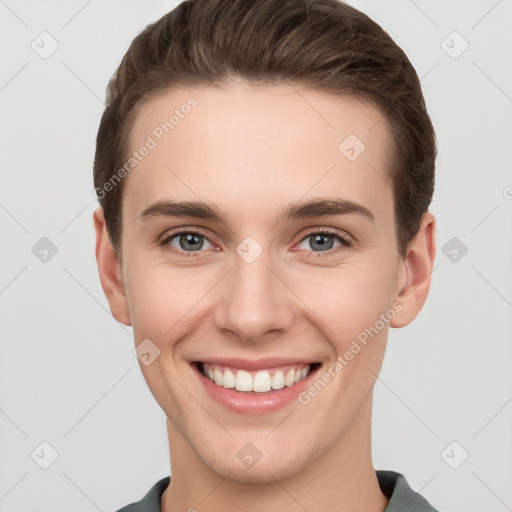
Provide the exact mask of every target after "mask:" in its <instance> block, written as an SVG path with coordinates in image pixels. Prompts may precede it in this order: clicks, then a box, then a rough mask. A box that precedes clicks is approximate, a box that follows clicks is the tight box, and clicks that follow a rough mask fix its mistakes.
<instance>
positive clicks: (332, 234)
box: [299, 229, 352, 256]
mask: <svg viewBox="0 0 512 512" xmlns="http://www.w3.org/2000/svg"><path fill="white" fill-rule="evenodd" d="M351 243H352V242H351V241H350V240H349V239H348V238H347V237H346V236H345V235H344V234H342V232H340V231H331V230H328V229H316V230H315V231H310V232H309V233H308V234H307V235H306V237H305V238H303V239H302V241H301V244H306V245H307V246H308V247H300V245H299V249H303V250H313V252H317V253H318V252H329V253H331V252H337V251H339V250H344V249H346V248H347V247H350V245H351ZM322 256H323V255H322Z"/></svg>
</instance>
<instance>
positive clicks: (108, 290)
mask: <svg viewBox="0 0 512 512" xmlns="http://www.w3.org/2000/svg"><path fill="white" fill-rule="evenodd" d="M93 220H94V229H95V231H96V262H97V264H98V272H99V276H100V281H101V287H102V288H103V292H104V293H105V296H106V297H107V299H108V303H109V306H110V311H111V313H112V315H113V316H114V318H115V319H116V320H117V321H118V322H121V323H122V324H124V325H132V324H131V319H130V311H129V308H128V302H127V300H126V293H125V287H124V282H123V275H122V272H121V265H120V263H119V259H118V256H117V254H116V253H115V251H114V248H113V246H112V243H111V241H110V238H109V235H108V230H107V225H106V223H105V217H104V214H103V208H101V207H98V208H97V209H96V210H95V211H94V214H93Z"/></svg>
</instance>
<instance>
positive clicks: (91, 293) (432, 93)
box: [0, 0, 512, 512]
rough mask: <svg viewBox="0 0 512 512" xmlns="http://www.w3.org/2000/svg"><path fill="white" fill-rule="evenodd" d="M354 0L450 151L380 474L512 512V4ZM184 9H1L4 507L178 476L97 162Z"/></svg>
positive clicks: (400, 341)
mask: <svg viewBox="0 0 512 512" xmlns="http://www.w3.org/2000/svg"><path fill="white" fill-rule="evenodd" d="M351 3H352V4H353V5H354V6H356V7H358V8H360V9H361V10H363V11H364V12H366V13H367V14H368V15H370V16H371V17H372V18H374V19H375V20H376V21H377V22H379V23H380V24H381V25H382V26H383V27H384V28H385V29H386V30H387V31H388V32H389V33H390V34H391V36H392V37H393V38H394V39H395V40H396V41H397V43H398V44H399V45H401V46H402V48H403V49H404V50H405V51H406V53H407V54H408V56H409V58H410V59H411V61H412V63H413V64H414V66H415V67H416V69H417V71H418V75H419V76H420V77H421V79H422V84H423V87H424V93H425V97H426V101H427V105H428V108H429V112H430V114H431V117H432V120H433V123H434V125H435V128H436V132H437V137H438V141H439V158H438V165H437V173H438V174H437V190H436V194H435V200H434V203H433V205H432V211H433V212H434V214H436V216H437V218H438V254H437V260H436V264H435V270H434V272H433V276H432V289H431V294H430V297H429V300H428V302H427V305H426V307H425V308H424V310H423V311H422V312H421V314H420V315H419V317H418V318H417V320H416V321H415V322H414V323H413V324H412V325H411V326H408V327H406V328H404V329H401V330H392V331H391V335H390V341H389V344H388V352H387V355H386V358H385V361H384V365H383V368H382V371H381V374H380V376H379V379H378V381H377V383H376V388H375V410H374V411H375V412H374V426H373V451H374V462H375V467H376V468H377V469H393V470H396V471H399V472H401V473H403V474H404V475H405V476H406V478H407V479H408V481H409V483H410V485H411V486H412V487H413V488H414V489H415V490H417V491H419V492H421V494H423V495H424V496H425V497H426V498H427V499H428V500H429V501H431V503H432V504H433V505H435V506H436V507H437V508H439V509H440V510H441V512H445V511H465V512H477V511H482V510H485V511H486V512H502V511H506V510H512V486H511V482H512V436H511V431H512V384H511V378H510V375H511V367H512V348H511V343H510V341H511V332H512V314H511V313H512V275H511V274H512V272H511V254H512V250H511V249H512V174H511V168H512V167H511V164H512V149H511V147H512V143H511V142H512V122H511V114H512V67H511V62H512V32H511V30H510V27H511V26H512V0H500V1H496V0H479V1H464V2H463V1H442V0H435V1H432V0H430V1H427V0H415V1H412V0H393V1H389V0H388V1H386V2H377V1H369V0H359V1H356V0H353V1H352V2H351ZM174 5H176V2H170V1H169V2H164V1H156V0H155V1H152V2H142V1H140V0H139V1H133V0H132V1H127V0H122V1H121V0H116V1H109V2H100V1H99V0H89V1H80V2H78V1H66V2H64V1H63V0H60V1H45V2H36V1H35V0H32V1H24V0H17V1H15V0H5V1H4V0H0V33H1V34H2V36H1V37H2V44H1V45H0V48H1V49H0V51H1V53H2V60H1V62H2V66H0V109H1V125H0V129H1V134H0V135H1V137H0V141H1V142H0V144H1V147H0V159H1V166H0V169H1V173H2V174H1V186H0V228H1V234H2V236H1V240H2V242H3V243H2V244H1V245H2V250H1V251H0V269H1V271H0V272H1V273H0V314H1V322H0V335H1V354H0V356H1V357H0V439H1V454H0V512H4V511H5V512H6V511H9V512H17V511H20V512H21V511H24V512H26V511H29V510H30V511H34V512H39V511H47V510H52V511H54V512H58V511H69V510H74V511H76V512H89V511H95V510H101V511H105V512H108V511H113V510H117V509H118V508H120V507H121V506H123V505H126V504H127V503H129V502H131V501H135V500H139V499H140V498H141V497H142V496H143V495H144V494H145V493H146V492H147V490H148V489H149V488H150V487H151V486H152V485H153V484H154V483H155V482H156V480H158V479H160V478H162V477H163V476H166V475H168V474H169V471H170V468H169V460H168V446H167V437H166V431H165V417H164V414H163V412H162V411H161V410H160V408H159V406H158V405H157V403H156V402H155V400H154V399H153V397H152V395H151V394H150V392H149V390H148V389H147V386H146V383H145V381H144V380H143V378H142V374H141V371H140V368H139V363H138V361H137V359H136V358H135V357H134V355H133V353H132V350H133V346H134V342H133V338H132V331H131V328H127V327H125V326H122V325H121V324H119V323H118V322H116V321H115V320H114V319H113V317H112V316H111V314H110V312H109V309H108V304H107V301H106V299H105V297H104V295H103V292H102V290H101V287H100V282H99V278H98V275H97V268H96V261H95V257H94V230H93V224H92V213H93V210H94V208H95V207H96V201H95V199H94V197H93V182H92V162H93V155H94V148H95V137H96V132H97V128H98V123H99V119H100V116H101V114H102V111H103V108H104V105H103V99H104V92H105V87H106V85H107V82H108V80H109V78H110V77H111V75H112V73H113V72H114V70H115V68H116V67H117V65H118V64H119V61H120V59H121V57H122V55H123V54H124V53H125V51H126V49H127V48H128V45H129V43H130V42H131V40H132V39H133V37H134V36H135V35H136V34H137V33H138V32H139V31H140V30H141V29H142V28H143V27H144V26H145V25H146V24H148V23H150V22H153V21H155V20H156V19H158V18H159V17H160V16H161V15H163V14H164V13H165V12H167V11H168V10H170V9H171V8H172V7H173V6H174ZM43 31H47V32H48V33H49V34H51V36H52V37H53V38H54V39H55V40H56V41H57V42H58V45H59V46H58V49H57V50H56V51H55V52H54V53H53V54H52V55H51V56H49V57H48V58H47V59H43V58H41V57H40V56H39V55H38V54H37V53H36V52H35V51H34V50H33V49H32V48H31V43H32V41H34V40H35V41H36V43H37V42H38V41H39V43H38V44H39V45H40V46H42V45H43V44H44V47H45V48H46V49H49V48H50V44H51V41H50V40H49V39H46V40H45V42H44V43H41V42H40V41H41V39H40V38H39V39H38V37H39V34H40V33H41V32H43ZM454 31H456V32H458V34H460V36H458V35H453V34H452V33H453V32H454ZM43 37H47V36H43ZM462 38H463V39H462ZM464 40H465V41H467V43H468V44H469V47H468V49H467V50H466V51H465V52H464V53H462V54H461V55H460V56H458V58H453V56H454V55H456V54H458V53H459V51H460V50H461V49H462V48H463V44H464ZM443 41H445V42H444V43H443ZM40 51H42V49H41V50H40ZM447 52H448V53H447ZM449 53H451V56H450V55H449ZM42 237H48V238H49V239H50V240H51V241H52V242H53V244H55V246H56V247H57V253H56V254H55V255H54V256H53V257H51V258H50V257H48V261H47V262H46V263H45V262H42V261H40V260H39V259H38V258H37V257H36V255H35V254H34V253H33V252H32V248H33V247H34V245H36V243H37V242H38V241H39V240H40V239H41V238H42ZM453 237H457V239H458V240H459V241H460V242H462V243H463V244H464V245H465V246H466V247H467V248H468V251H467V253H466V254H464V255H462V256H461V254H462V253H461V252H460V250H459V252H458V253H457V256H458V258H457V261H455V262H454V261H451V259H453V253H452V255H451V256H450V254H449V251H451V250H453V248H452V247H451V246H448V248H447V249H446V251H445V252H446V253H447V254H448V256H447V255H445V254H444V253H443V251H442V249H443V247H445V244H447V243H448V242H449V240H450V239H452V238H453ZM452 243H453V242H452ZM456 243H459V242H456ZM450 258H451V259H450ZM44 441H45V442H47V443H49V444H50V445H51V446H52V447H53V448H54V449H55V450H56V451H57V452H58V458H57V459H56V461H55V462H54V463H53V464H52V465H51V466H50V467H49V468H48V469H42V468H41V467H40V465H39V464H38V463H36V461H38V462H39V463H42V462H44V460H45V458H46V461H48V460H49V459H48V457H50V454H51V450H50V449H49V448H48V447H46V446H45V445H43V446H42V447H41V443H42V442H44ZM453 441H456V442H457V443H458V444H457V445H455V447H454V445H452V447H451V448H449V449H448V450H447V451H445V448H446V447H447V446H448V445H449V444H450V443H452V442H453ZM452 448H453V450H452ZM463 450H465V451H467V452H468V453H469V457H468V459H467V460H466V461H465V462H464V463H463V464H462V465H460V467H459V468H458V469H452V467H450V466H449V465H448V463H447V461H449V462H450V463H451V464H452V465H457V464H458V463H460V461H461V460H462V459H461V457H462V455H463V454H464V452H463ZM34 451H35V452H34ZM33 453H34V455H33V456H32V455H31V454H33ZM443 453H444V456H443V455H442V454H443ZM36 454H39V457H38V456H37V455H36Z"/></svg>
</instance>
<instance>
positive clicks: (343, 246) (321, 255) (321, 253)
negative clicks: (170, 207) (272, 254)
mask: <svg viewBox="0 0 512 512" xmlns="http://www.w3.org/2000/svg"><path fill="white" fill-rule="evenodd" d="M187 234H192V235H199V236H201V237H204V238H206V239H207V240H208V236H207V235H205V234H204V233H202V232H201V231H198V230H192V229H184V230H182V231H177V232H176V233H172V234H169V235H168V236H166V237H164V238H163V239H162V240H161V241H160V242H159V245H160V246H162V247H165V248H166V249H167V250H169V251H170V252H172V253H173V254H176V255H178V256H183V257H185V258H190V257H192V258H193V257H197V256H199V254H198V253H201V252H203V251H179V250H176V249H175V248H174V247H171V246H170V245H168V243H169V242H170V241H171V240H172V239H173V238H176V237H177V236H181V235H187ZM312 235H329V236H333V237H336V238H338V240H339V241H340V242H341V245H340V246H339V247H336V248H333V249H328V250H326V251H312V252H313V253H314V254H315V256H313V257H314V258H328V257H329V256H332V255H333V253H337V252H338V251H343V250H345V249H347V248H348V247H350V246H351V245H352V241H351V240H349V239H348V238H346V237H345V236H343V235H342V234H341V231H336V230H330V229H326V228H316V229H313V230H311V231H309V232H308V233H306V235H304V236H303V237H302V238H301V240H300V242H299V243H301V242H303V241H304V240H306V239H308V238H309V237H311V236H312ZM208 241H209V240H208ZM210 243H212V242H210ZM324 253H325V254H324Z"/></svg>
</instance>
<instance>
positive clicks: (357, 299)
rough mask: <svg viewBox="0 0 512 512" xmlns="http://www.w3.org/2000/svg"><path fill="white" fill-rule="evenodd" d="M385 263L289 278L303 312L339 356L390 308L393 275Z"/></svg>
mask: <svg viewBox="0 0 512 512" xmlns="http://www.w3.org/2000/svg"><path fill="white" fill-rule="evenodd" d="M388 263H389V264H386V263H383V265H382V267H380V265H379V264H378V262H372V264H368V265H365V264H363V263H360V264H356V263H354V264H350V265H347V266H346V267H345V266H343V267H341V266H340V267H339V268H311V270H309V271H308V272H307V274H304V273H301V272H296V273H295V276H293V275H290V277H289V280H290V281H289V282H291V283H295V285H294V292H295V293H296V295H297V297H299V298H300V299H301V302H302V303H303V304H304V305H305V307H303V308H302V312H303V313H304V314H305V315H308V316H309V317H310V318H311V321H312V322H315V324H316V325H318V327H319V328H320V329H322V330H323V331H324V333H325V335H326V337H327V338H328V339H330V340H332V343H333V345H335V348H336V349H338V353H339V351H340V350H342V349H344V347H345V345H346V344H347V343H350V340H352V339H353V338H355V337H357V336H358V334H359V333H360V332H362V331H364V329H365V328H369V327H371V326H373V325H374V324H375V322H376V321H377V320H378V319H379V316H380V315H381V314H383V313H385V312H386V311H387V310H388V309H389V308H390V307H391V305H392V300H393V290H394V287H395V282H396V272H394V271H393V270H390V269H391V268H393V267H392V264H391V262H388ZM315 319H316V320H315Z"/></svg>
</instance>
